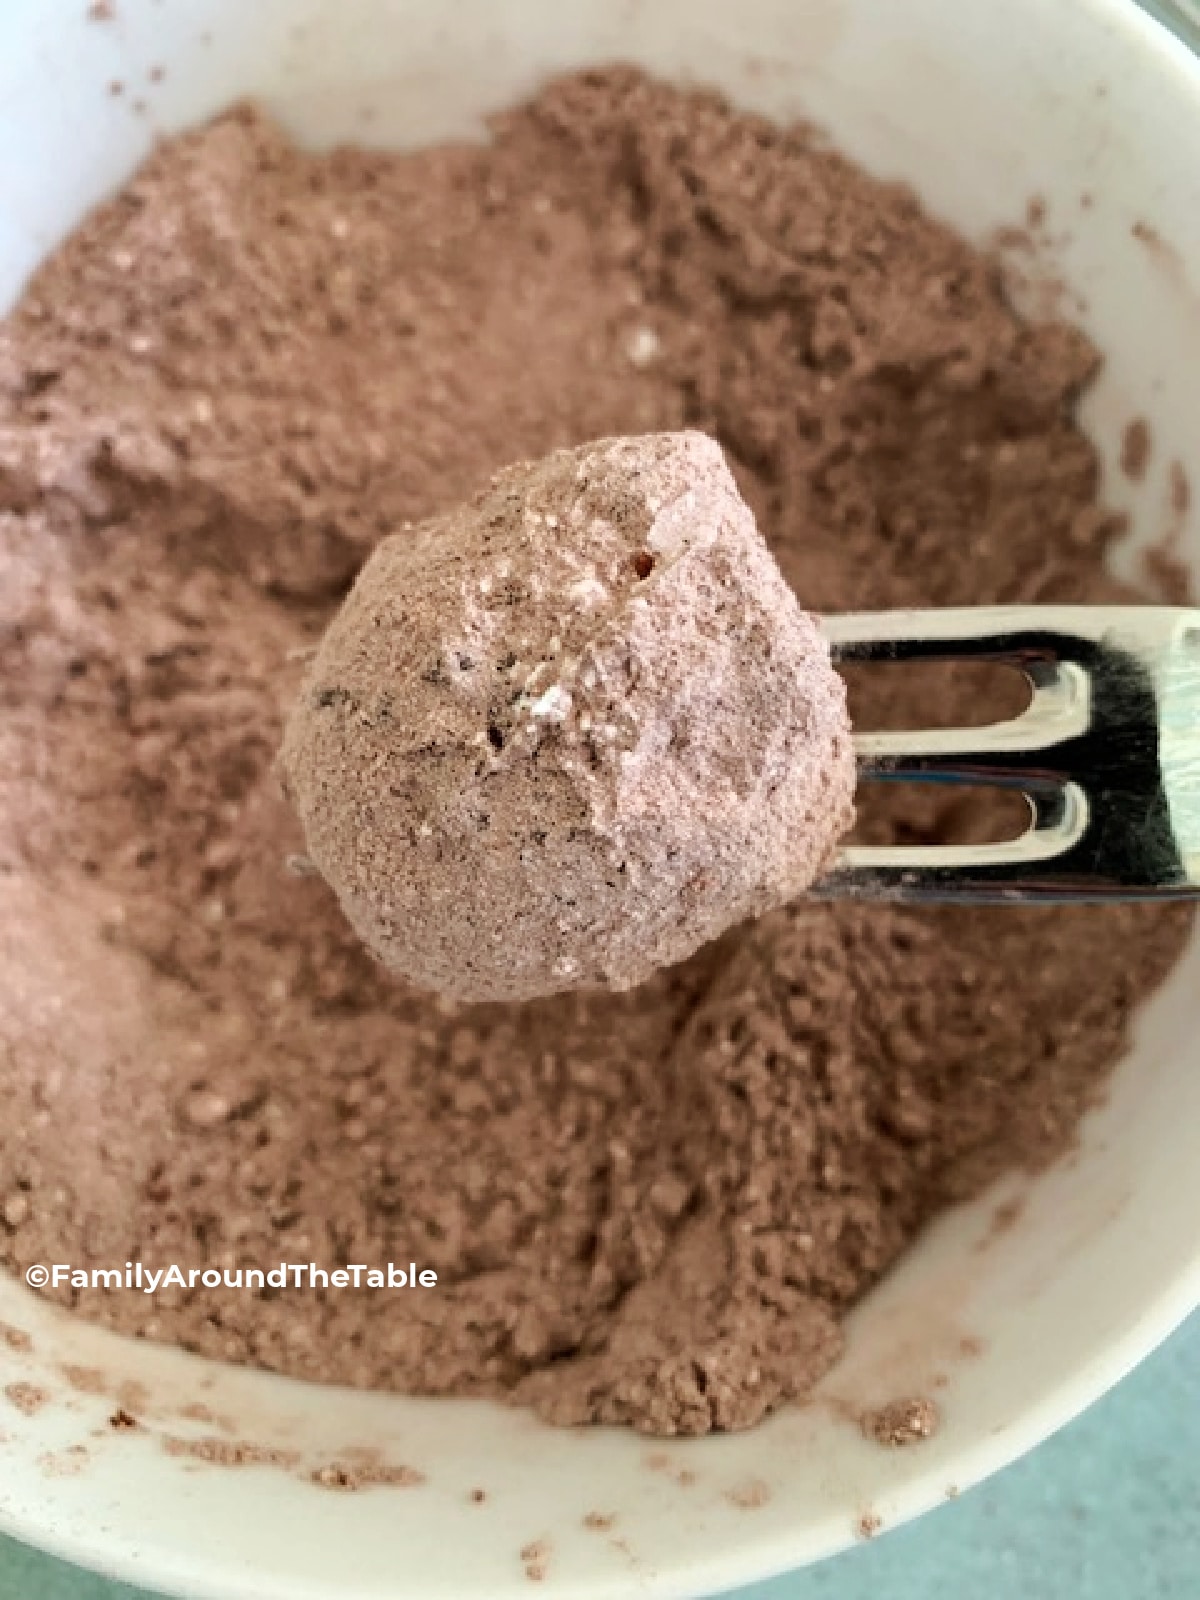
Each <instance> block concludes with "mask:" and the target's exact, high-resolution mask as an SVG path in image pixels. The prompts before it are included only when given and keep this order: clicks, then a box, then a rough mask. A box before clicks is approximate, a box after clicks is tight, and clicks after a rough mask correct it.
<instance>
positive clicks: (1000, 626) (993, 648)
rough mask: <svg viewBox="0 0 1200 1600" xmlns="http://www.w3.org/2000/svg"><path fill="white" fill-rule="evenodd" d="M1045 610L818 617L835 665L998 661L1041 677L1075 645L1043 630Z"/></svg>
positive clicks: (954, 609)
mask: <svg viewBox="0 0 1200 1600" xmlns="http://www.w3.org/2000/svg"><path fill="white" fill-rule="evenodd" d="M1055 610H1056V611H1058V610H1060V608H1055ZM1049 611H1050V608H1049V607H1047V608H1046V610H1045V611H1043V612H1041V614H1040V615H1039V612H1038V609H1037V608H1034V607H1030V606H948V607H946V608H945V609H942V610H936V611H848V612H843V613H841V614H839V615H837V616H823V617H822V618H821V626H822V629H823V630H824V633H825V636H826V638H827V639H828V640H829V643H830V646H831V649H832V652H833V658H834V660H835V661H837V662H847V661H950V660H961V659H971V660H976V661H999V662H1004V663H1006V664H1007V665H1009V666H1013V667H1020V668H1023V669H1024V670H1025V671H1026V672H1028V673H1030V674H1031V675H1032V676H1034V677H1040V675H1041V670H1042V669H1043V668H1044V666H1045V665H1047V664H1049V663H1052V662H1057V661H1059V660H1060V659H1061V658H1062V657H1063V656H1064V655H1066V656H1070V655H1072V654H1074V653H1075V651H1076V650H1077V648H1078V645H1079V642H1080V641H1079V639H1078V637H1077V636H1075V635H1073V634H1072V633H1070V632H1066V631H1063V630H1062V629H1061V628H1051V627H1048V626H1047V621H1046V613H1047V612H1049ZM1061 614H1063V615H1065V614H1066V613H1065V609H1062V611H1061Z"/></svg>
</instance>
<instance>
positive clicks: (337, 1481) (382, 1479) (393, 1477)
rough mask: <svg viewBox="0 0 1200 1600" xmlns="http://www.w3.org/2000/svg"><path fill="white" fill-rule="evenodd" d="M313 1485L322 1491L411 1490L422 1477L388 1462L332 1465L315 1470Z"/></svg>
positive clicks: (412, 1470) (423, 1479) (408, 1468)
mask: <svg viewBox="0 0 1200 1600" xmlns="http://www.w3.org/2000/svg"><path fill="white" fill-rule="evenodd" d="M311 1478H312V1481H313V1483H315V1484H318V1485H319V1486H320V1487H321V1488H322V1489H344V1490H347V1491H349V1492H354V1491H355V1490H357V1489H378V1488H391V1489H414V1488H416V1486H417V1485H418V1484H421V1483H424V1482H425V1474H424V1473H423V1472H418V1471H417V1470H416V1468H415V1467H405V1466H393V1465H391V1464H389V1463H387V1462H364V1463H363V1464H361V1465H358V1464H355V1463H351V1462H349V1461H331V1462H330V1463H329V1464H328V1465H327V1466H324V1467H318V1468H317V1469H316V1470H315V1471H314V1472H313V1473H312V1474H311Z"/></svg>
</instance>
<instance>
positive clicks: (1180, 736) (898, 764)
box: [809, 605, 1200, 904]
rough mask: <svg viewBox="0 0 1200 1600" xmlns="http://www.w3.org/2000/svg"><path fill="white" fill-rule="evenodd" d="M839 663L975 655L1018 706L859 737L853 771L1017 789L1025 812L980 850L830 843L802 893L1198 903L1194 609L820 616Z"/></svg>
mask: <svg viewBox="0 0 1200 1600" xmlns="http://www.w3.org/2000/svg"><path fill="white" fill-rule="evenodd" d="M821 625H822V628H823V630H824V632H825V634H826V637H827V638H828V639H829V641H830V644H831V646H832V649H833V656H834V660H835V662H837V663H845V662H851V661H855V662H859V661H896V662H911V661H966V660H976V661H979V660H983V661H993V662H1000V663H1003V664H1006V665H1008V666H1012V667H1016V668H1018V669H1020V670H1021V671H1022V672H1023V673H1024V674H1025V677H1026V679H1027V681H1028V683H1029V685H1030V688H1031V691H1032V693H1031V699H1030V704H1029V706H1028V707H1027V709H1026V710H1025V711H1024V712H1022V714H1021V715H1020V716H1018V717H1014V718H1012V719H1010V720H1009V721H1006V722H997V723H993V724H992V725H990V726H984V727H977V728H946V729H921V730H916V731H913V732H900V733H892V732H888V733H856V734H855V738H854V743H855V751H856V754H857V758H858V770H859V781H860V782H863V781H865V780H885V781H896V780H905V781H913V780H915V781H918V782H921V783H964V784H985V785H993V786H998V787H1000V788H1005V789H1013V790H1019V791H1021V792H1022V793H1023V794H1024V795H1025V798H1026V800H1027V802H1028V804H1029V811H1030V822H1029V826H1028V828H1027V829H1026V831H1025V832H1024V833H1022V834H1021V835H1020V836H1019V837H1018V838H1016V839H1008V840H1004V841H1001V842H997V843H993V844H982V845H920V846H909V845H904V846H886V845H885V846H855V845H849V846H846V847H845V848H843V849H842V851H841V852H840V854H839V856H838V857H837V859H836V861H835V864H834V866H833V868H832V870H831V871H830V872H829V873H827V874H826V875H825V876H824V877H823V878H822V879H821V880H820V881H819V882H818V883H817V884H814V885H813V887H812V889H811V890H810V891H809V892H810V893H813V894H817V895H820V896H822V897H829V898H832V897H838V898H844V897H847V896H852V897H859V898H868V899H886V900H925V901H966V902H984V901H1022V902H1041V903H1047V904H1050V903H1059V902H1065V901H1076V900H1151V899H1154V900H1184V899H1190V898H1193V897H1195V896H1200V610H1190V609H1187V608H1183V607H1174V606H1056V605H1048V606H982V607H970V608H967V607H964V608H961V609H949V610H938V611H881V612H858V613H851V614H845V615H840V616H826V617H822V618H821Z"/></svg>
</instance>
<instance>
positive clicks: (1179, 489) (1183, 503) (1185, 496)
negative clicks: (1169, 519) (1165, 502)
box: [1168, 461, 1192, 517]
mask: <svg viewBox="0 0 1200 1600" xmlns="http://www.w3.org/2000/svg"><path fill="white" fill-rule="evenodd" d="M1168 478H1169V480H1170V496H1171V510H1172V511H1173V512H1175V514H1176V516H1179V517H1186V516H1187V514H1188V512H1189V510H1190V509H1191V505H1192V486H1191V483H1190V482H1189V480H1188V475H1187V472H1186V470H1185V468H1184V465H1183V462H1182V461H1172V463H1171V465H1170V468H1169V470H1168Z"/></svg>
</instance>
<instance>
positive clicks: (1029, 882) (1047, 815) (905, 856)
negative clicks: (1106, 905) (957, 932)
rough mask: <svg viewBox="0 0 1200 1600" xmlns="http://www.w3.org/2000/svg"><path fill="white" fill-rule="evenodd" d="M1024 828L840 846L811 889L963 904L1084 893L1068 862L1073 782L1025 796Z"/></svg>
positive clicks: (1082, 813)
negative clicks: (988, 836)
mask: <svg viewBox="0 0 1200 1600" xmlns="http://www.w3.org/2000/svg"><path fill="white" fill-rule="evenodd" d="M1028 799H1029V807H1030V819H1031V820H1030V826H1029V827H1028V828H1027V829H1026V830H1025V832H1024V833H1022V834H1020V835H1019V836H1018V837H1017V838H1015V839H1002V840H997V841H995V842H994V843H990V844H972V845H940V844H939V845H847V846H845V847H844V848H843V849H842V850H841V851H839V853H838V856H837V859H836V861H835V862H834V865H833V867H832V869H831V870H830V871H829V872H828V873H826V874H825V876H824V877H823V878H821V879H820V880H819V881H818V882H817V883H815V884H814V885H813V886H812V889H811V890H810V893H812V894H813V895H815V896H817V897H818V898H837V899H842V898H846V897H852V898H857V899H871V900H915V899H919V900H925V901H938V900H941V901H947V902H964V901H975V902H977V903H984V902H987V901H996V900H1007V899H1011V898H1026V897H1027V896H1029V895H1030V893H1031V892H1036V895H1037V898H1039V899H1041V900H1053V899H1056V898H1061V899H1064V900H1067V899H1079V898H1081V897H1082V896H1083V895H1084V894H1085V893H1086V892H1087V891H1086V888H1085V887H1081V885H1080V881H1079V874H1078V872H1077V871H1072V870H1071V868H1070V866H1069V865H1066V870H1064V871H1063V872H1062V874H1061V877H1060V878H1059V879H1058V880H1056V879H1055V876H1054V864H1056V863H1064V864H1066V863H1068V862H1069V857H1070V853H1071V852H1072V850H1073V849H1074V848H1075V847H1076V846H1078V845H1079V843H1080V841H1081V840H1082V839H1083V838H1084V835H1085V834H1086V832H1087V829H1088V825H1089V821H1090V810H1089V806H1088V800H1087V796H1086V795H1085V794H1084V792H1083V790H1082V789H1080V788H1079V786H1078V785H1077V784H1074V783H1067V784H1063V785H1061V786H1057V787H1056V788H1055V789H1054V791H1053V792H1052V793H1047V794H1030V795H1029V796H1028Z"/></svg>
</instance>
